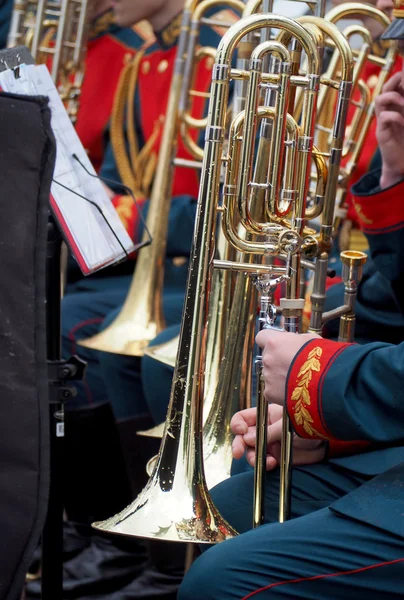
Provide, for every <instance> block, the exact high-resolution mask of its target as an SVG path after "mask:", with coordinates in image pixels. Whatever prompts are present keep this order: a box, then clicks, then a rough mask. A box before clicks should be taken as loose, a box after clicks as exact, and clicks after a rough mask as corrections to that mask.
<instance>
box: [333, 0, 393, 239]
mask: <svg viewBox="0 0 404 600" xmlns="http://www.w3.org/2000/svg"><path fill="white" fill-rule="evenodd" d="M352 17H362V18H363V17H367V18H368V19H370V18H371V19H374V20H375V21H377V22H378V23H380V24H381V25H382V26H383V28H386V27H388V25H389V24H390V20H389V18H388V17H387V16H386V15H385V14H384V13H383V12H382V11H380V10H378V9H377V8H375V7H374V6H372V5H370V4H366V3H361V2H349V3H346V4H342V5H341V6H338V7H336V8H334V9H332V10H331V11H329V12H328V13H327V15H326V18H327V20H329V21H330V22H331V23H338V22H339V21H340V20H342V19H346V18H352ZM344 33H345V36H346V37H347V39H348V40H349V39H350V37H351V36H353V35H360V36H361V37H362V40H363V43H362V46H361V48H360V49H359V50H356V49H353V50H352V53H353V57H354V60H355V70H354V86H355V87H357V89H358V96H359V99H355V100H354V104H355V106H356V107H357V110H356V112H355V115H354V117H353V119H352V121H351V123H350V124H349V125H350V133H349V135H348V136H346V140H345V143H344V147H343V151H342V156H343V159H344V166H343V167H342V168H341V169H340V180H339V185H338V191H337V196H336V210H335V222H334V228H335V229H337V228H338V226H339V223H340V221H341V220H343V219H344V218H345V217H346V206H345V196H346V191H347V185H348V182H349V180H350V178H351V177H352V174H353V173H354V171H355V168H356V166H357V164H358V160H359V157H360V154H361V152H362V150H363V147H364V145H365V143H366V138H367V135H368V132H369V129H370V126H371V124H372V121H373V119H374V117H375V114H374V110H375V98H377V96H378V95H379V94H380V93H381V91H382V88H383V85H384V84H385V83H386V80H387V78H388V77H389V75H390V74H391V72H392V69H393V68H394V64H395V60H396V57H397V52H398V48H397V44H396V43H395V42H394V41H391V40H390V41H386V42H383V46H382V47H380V44H379V43H378V42H377V41H376V42H375V41H373V40H372V39H371V37H370V34H369V32H368V31H367V29H365V28H364V27H361V26H359V27H358V26H356V27H352V26H351V27H350V28H348V29H346V30H345V31H344ZM367 64H371V65H376V66H378V67H380V72H379V74H378V76H377V81H376V85H375V86H374V88H373V90H372V91H370V89H369V86H368V85H367V83H366V81H364V79H363V78H362V77H363V72H364V68H365V66H366V65H367ZM334 67H335V69H337V68H338V65H336V64H335V65H334ZM331 69H332V66H331V65H330V70H331ZM330 77H331V78H332V77H333V74H332V73H330ZM326 133H329V132H326Z"/></svg>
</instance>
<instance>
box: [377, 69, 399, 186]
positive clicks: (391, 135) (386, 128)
mask: <svg viewBox="0 0 404 600" xmlns="http://www.w3.org/2000/svg"><path fill="white" fill-rule="evenodd" d="M403 77H404V74H403V73H401V72H400V73H396V74H395V75H393V77H392V78H391V79H390V80H389V81H388V82H387V83H386V84H385V85H384V87H383V91H382V93H381V94H380V95H379V96H378V97H377V98H376V101H375V110H376V117H377V128H376V137H377V141H378V142H379V147H380V152H381V155H382V174H381V177H380V187H381V188H382V189H386V188H388V187H390V186H392V185H394V184H396V183H398V182H399V181H401V180H402V179H403V178H404V151H403V150H404V147H403V140H404V84H403Z"/></svg>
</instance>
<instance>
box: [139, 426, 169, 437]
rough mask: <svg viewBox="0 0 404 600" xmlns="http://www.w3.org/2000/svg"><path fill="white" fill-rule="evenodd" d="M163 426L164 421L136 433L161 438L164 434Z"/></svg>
mask: <svg viewBox="0 0 404 600" xmlns="http://www.w3.org/2000/svg"><path fill="white" fill-rule="evenodd" d="M164 428H165V423H159V424H158V425H155V426H154V427H151V429H144V430H142V431H137V432H136V435H142V436H143V437H152V438H157V439H161V438H162V437H163V435H164Z"/></svg>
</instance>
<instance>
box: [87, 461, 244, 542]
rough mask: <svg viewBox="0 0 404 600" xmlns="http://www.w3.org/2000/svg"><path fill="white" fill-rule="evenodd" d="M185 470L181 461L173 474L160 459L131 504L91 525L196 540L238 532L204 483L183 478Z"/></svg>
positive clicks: (140, 534) (213, 539) (120, 532)
mask: <svg viewBox="0 0 404 600" xmlns="http://www.w3.org/2000/svg"><path fill="white" fill-rule="evenodd" d="M186 470H187V469H186V465H185V463H184V464H183V465H182V468H181V469H178V468H176V469H175V475H174V472H173V471H171V472H170V470H169V469H165V468H164V467H162V466H161V462H160V464H159V465H156V468H155V470H154V474H153V476H152V477H151V479H150V480H149V482H148V484H147V485H146V487H145V488H144V490H143V491H142V492H141V493H140V494H139V496H138V497H137V498H136V500H135V501H134V502H132V504H130V505H129V506H128V507H127V508H125V509H124V510H123V511H121V512H120V513H119V514H117V515H115V516H113V517H111V518H109V519H107V520H106V521H101V522H97V523H93V525H92V526H93V527H94V528H95V529H98V530H100V531H104V532H108V533H112V534H118V535H127V536H136V537H144V538H153V539H158V540H165V541H171V542H194V543H198V544H203V543H206V544H212V543H216V542H221V541H224V540H226V539H229V538H232V537H234V536H236V535H237V532H236V531H235V530H234V529H233V528H232V527H231V526H230V525H229V524H228V523H227V522H226V521H225V520H224V519H223V518H222V517H221V516H220V514H219V512H218V511H217V509H216V508H215V506H214V505H213V504H212V502H211V501H209V499H208V493H207V489H206V486H205V485H204V484H203V483H202V482H201V481H194V482H193V484H192V485H189V484H188V482H185V480H186V479H187V475H186ZM181 475H183V477H181ZM184 483H185V485H184Z"/></svg>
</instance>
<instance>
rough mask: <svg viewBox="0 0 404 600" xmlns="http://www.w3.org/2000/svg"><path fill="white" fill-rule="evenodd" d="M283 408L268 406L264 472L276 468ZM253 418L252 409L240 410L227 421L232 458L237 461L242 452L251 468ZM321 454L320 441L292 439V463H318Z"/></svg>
mask: <svg viewBox="0 0 404 600" xmlns="http://www.w3.org/2000/svg"><path fill="white" fill-rule="evenodd" d="M282 414H283V408H282V407H281V406H278V405H276V404H270V405H269V407H268V423H269V425H268V440H267V465H266V467H267V471H272V469H275V467H277V466H278V464H279V462H280V457H281V438H282ZM256 415H257V410H256V409H255V408H248V409H246V410H242V411H240V412H238V413H236V414H235V415H234V417H233V418H232V420H231V424H230V427H231V430H232V432H233V433H234V434H235V436H236V437H235V438H234V441H233V456H234V458H236V459H239V458H241V457H242V456H243V455H244V453H246V458H247V462H248V463H249V464H250V465H251V466H252V467H253V466H254V465H255V444H256ZM324 455H325V442H323V441H321V440H306V439H303V438H299V437H298V436H296V435H295V436H294V441H293V464H294V465H309V464H314V463H317V462H320V461H321V460H323V458H324Z"/></svg>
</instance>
